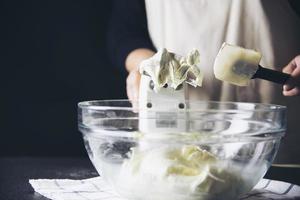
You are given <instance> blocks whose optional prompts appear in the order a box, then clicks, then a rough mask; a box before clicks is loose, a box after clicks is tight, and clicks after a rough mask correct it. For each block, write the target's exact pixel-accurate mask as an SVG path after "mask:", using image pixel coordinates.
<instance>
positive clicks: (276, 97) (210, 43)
mask: <svg viewBox="0 0 300 200" xmlns="http://www.w3.org/2000/svg"><path fill="white" fill-rule="evenodd" d="M145 2H146V11H147V20H148V27H149V33H150V36H151V39H152V41H153V43H154V45H155V47H156V48H157V49H160V48H167V49H168V50H170V51H173V52H175V53H178V54H182V55H185V54H187V53H188V52H189V51H190V50H191V49H193V48H197V49H198V50H199V52H200V56H201V63H200V69H201V70H202V71H203V72H204V83H203V87H201V88H197V89H191V92H190V94H191V96H190V98H191V99H194V98H196V99H200V100H220V101H250V102H264V103H276V104H283V105H287V106H288V107H289V108H290V110H292V111H289V116H288V117H289V121H288V122H289V129H290V130H292V131H290V132H293V133H289V134H297V133H295V130H296V128H297V117H296V116H297V114H298V113H300V101H299V100H300V98H299V97H295V98H287V97H283V96H282V94H281V91H282V89H281V86H279V85H276V84H273V83H269V82H267V81H260V80H255V81H251V83H250V85H249V86H248V87H238V86H233V85H230V84H228V83H224V82H221V81H219V80H217V79H215V78H214V75H213V62H214V59H215V56H216V55H217V53H218V50H219V49H220V47H221V45H222V43H223V42H228V43H230V44H234V45H239V46H243V47H245V48H250V49H255V50H258V51H260V52H261V53H262V55H263V57H262V60H261V62H260V64H261V65H262V66H265V67H269V68H273V69H277V70H281V69H282V67H283V66H285V65H286V64H288V62H289V61H290V60H291V59H292V58H294V57H295V56H296V55H299V54H300V17H299V16H297V14H296V13H295V12H294V10H293V9H292V8H291V7H290V4H289V2H288V1H287V0H276V1H274V0H145ZM295 137H296V136H295ZM290 138H291V137H290ZM294 139H295V138H294ZM297 140H298V141H299V142H300V137H297ZM287 142H288V141H287ZM295 151H296V150H295ZM291 154H293V152H291ZM285 158H286V156H285ZM293 159H294V157H293V158H287V159H283V160H293ZM297 161H299V162H300V159H298V160H297Z"/></svg>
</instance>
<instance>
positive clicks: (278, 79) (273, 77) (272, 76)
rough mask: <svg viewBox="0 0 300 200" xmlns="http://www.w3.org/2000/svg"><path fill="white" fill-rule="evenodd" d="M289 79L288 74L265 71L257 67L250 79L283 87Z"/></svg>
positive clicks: (265, 69)
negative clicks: (258, 79) (261, 80)
mask: <svg viewBox="0 0 300 200" xmlns="http://www.w3.org/2000/svg"><path fill="white" fill-rule="evenodd" d="M290 77H291V75H290V74H287V73H283V72H279V71H275V70H271V69H267V68H264V67H262V66H260V65H259V66H258V69H257V71H256V73H255V74H254V75H253V77H252V79H254V78H260V79H264V80H268V81H271V82H274V83H278V84H282V85H283V84H285V83H286V81H287V80H288V79H289V78H290Z"/></svg>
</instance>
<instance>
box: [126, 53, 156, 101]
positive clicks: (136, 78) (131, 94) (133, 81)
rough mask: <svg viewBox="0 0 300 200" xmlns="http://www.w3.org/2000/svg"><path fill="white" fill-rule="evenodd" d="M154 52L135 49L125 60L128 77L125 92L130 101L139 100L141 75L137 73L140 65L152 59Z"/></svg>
mask: <svg viewBox="0 0 300 200" xmlns="http://www.w3.org/2000/svg"><path fill="white" fill-rule="evenodd" d="M153 55H154V52H153V51H152V50H149V49H136V50H134V51H132V52H131V53H130V54H129V55H128V56H127V58H126V63H125V66H126V69H127V71H128V76H127V79H126V91H127V96H128V99H129V100H130V101H137V100H138V98H139V87H140V80H141V74H140V72H139V65H140V63H141V62H142V61H143V60H145V59H148V58H150V57H152V56H153Z"/></svg>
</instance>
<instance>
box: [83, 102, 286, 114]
mask: <svg viewBox="0 0 300 200" xmlns="http://www.w3.org/2000/svg"><path fill="white" fill-rule="evenodd" d="M97 102H99V103H106V102H107V103H109V102H111V103H118V102H119V103H122V102H124V103H131V104H137V103H138V102H139V101H130V100H128V99H103V100H88V101H81V102H79V103H78V104H77V106H78V108H81V109H87V110H95V111H96V110H125V111H139V110H144V109H142V108H136V107H132V106H131V107H129V106H104V105H103V106H102V105H92V103H97ZM163 102H164V103H167V102H178V101H177V100H163ZM184 103H194V104H196V103H197V104H203V105H204V104H219V105H254V107H256V106H259V107H260V108H255V109H245V108H244V107H243V108H239V109H237V108H234V109H223V108H222V109H203V108H201V109H195V108H192V109H188V108H187V109H183V110H177V111H175V110H174V111H172V112H187V111H189V112H194V111H195V112H197V111H206V112H207V111H211V112H215V111H218V112H223V113H226V112H230V113H237V112H241V111H243V112H249V111H251V112H280V111H285V110H287V106H283V105H278V104H271V103H256V102H239V101H237V102H234V101H202V100H186V101H185V102H184ZM151 111H154V112H155V111H160V110H156V109H151Z"/></svg>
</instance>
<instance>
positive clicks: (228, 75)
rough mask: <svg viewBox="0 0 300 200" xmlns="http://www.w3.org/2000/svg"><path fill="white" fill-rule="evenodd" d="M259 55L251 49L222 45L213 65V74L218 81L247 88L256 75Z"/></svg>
mask: <svg viewBox="0 0 300 200" xmlns="http://www.w3.org/2000/svg"><path fill="white" fill-rule="evenodd" d="M260 59H261V54H260V53H259V52H257V51H254V50H251V49H245V48H242V47H238V46H234V45H230V44H227V43H223V45H222V47H221V49H220V51H219V53H218V55H217V57H216V59H215V63H214V74H215V77H216V78H217V79H219V80H222V81H226V82H229V83H232V84H235V85H238V86H247V85H248V84H249V81H250V79H251V78H252V77H253V75H254V74H255V73H256V71H257V69H258V65H259V62H260Z"/></svg>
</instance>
